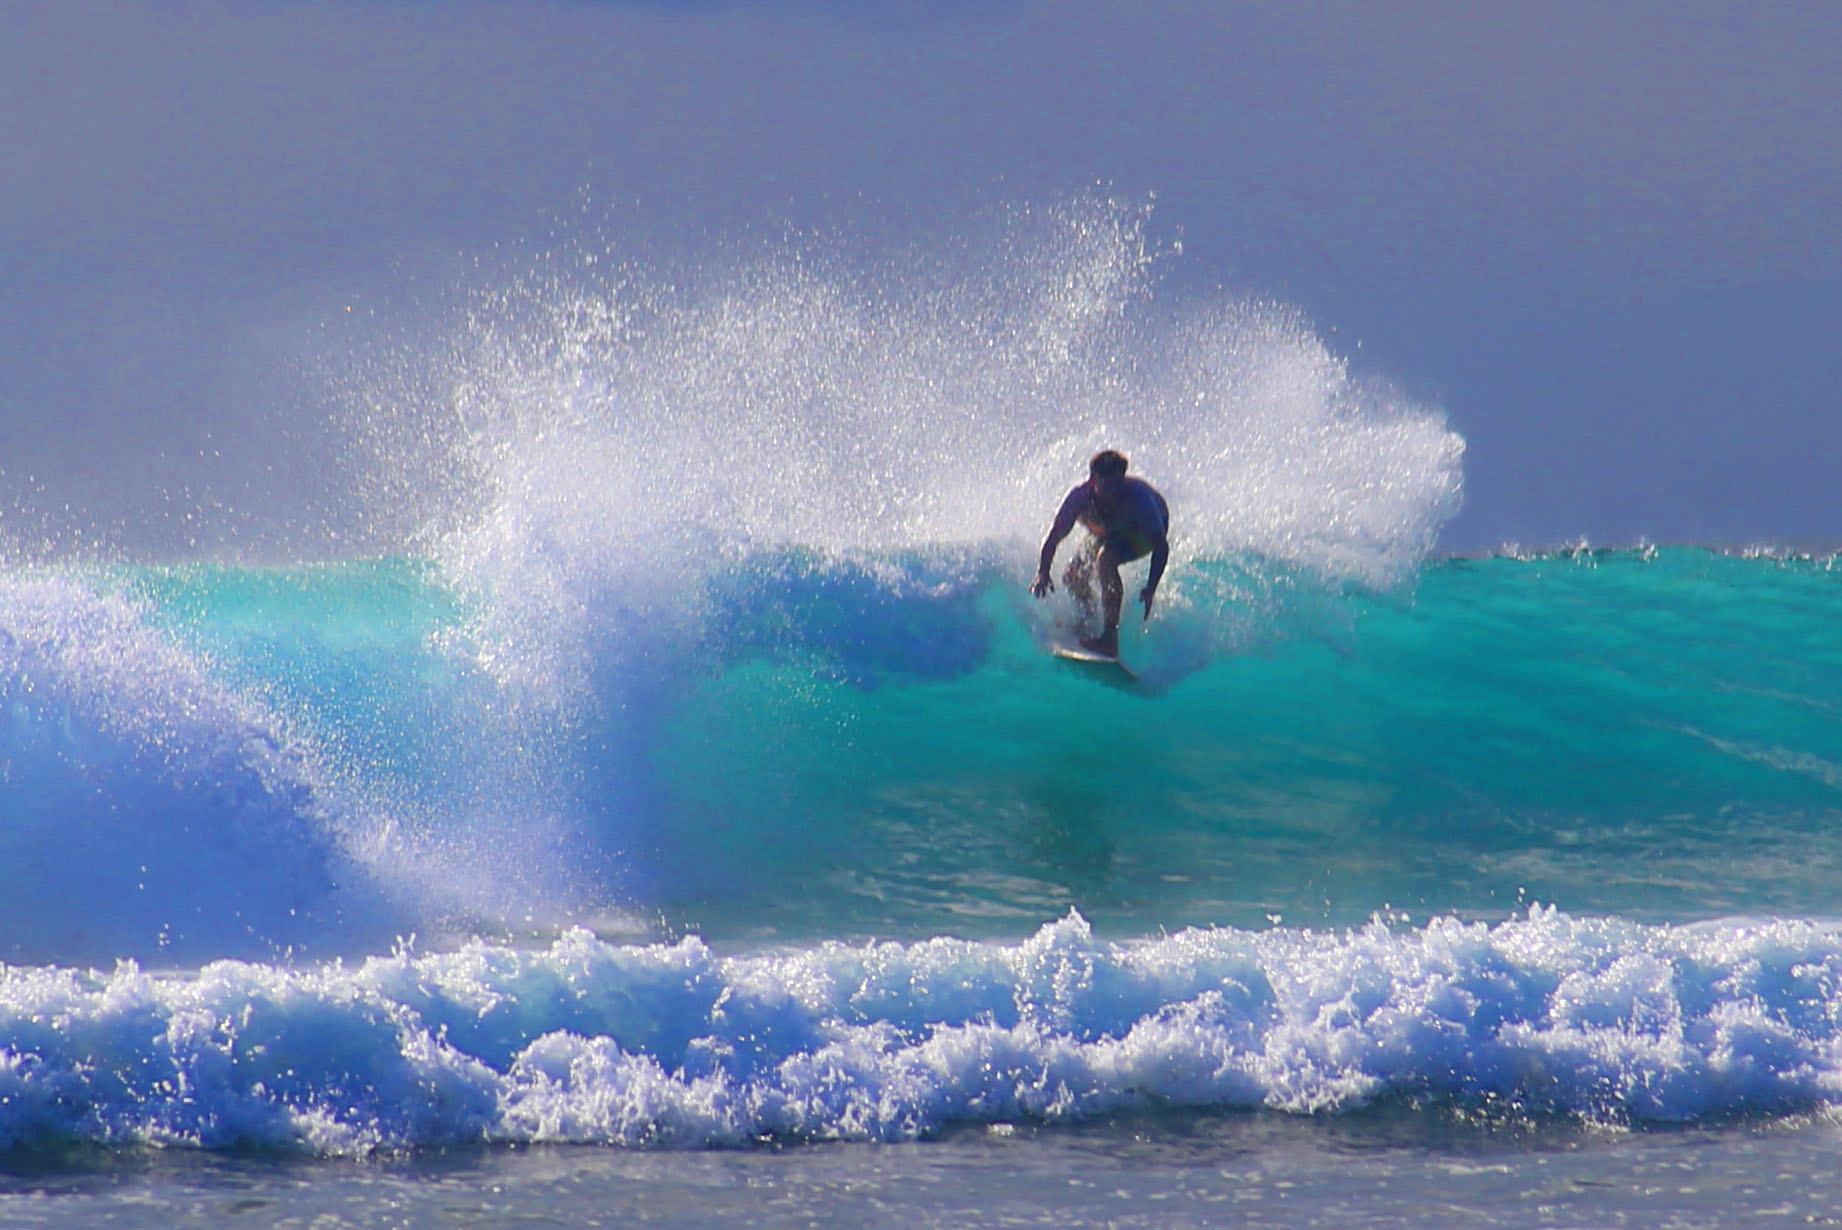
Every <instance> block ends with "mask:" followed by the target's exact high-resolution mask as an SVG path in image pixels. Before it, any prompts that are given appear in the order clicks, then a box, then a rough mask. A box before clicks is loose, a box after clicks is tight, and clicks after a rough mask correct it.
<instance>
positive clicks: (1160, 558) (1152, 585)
mask: <svg viewBox="0 0 1842 1230" xmlns="http://www.w3.org/2000/svg"><path fill="white" fill-rule="evenodd" d="M1169 562H1170V538H1169V537H1168V536H1167V535H1164V534H1159V535H1158V537H1157V541H1156V542H1154V543H1152V544H1151V572H1150V575H1148V576H1147V577H1146V578H1145V588H1144V589H1141V590H1139V591H1138V600H1139V601H1140V602H1142V603H1144V604H1145V618H1146V619H1150V618H1151V600H1152V599H1153V598H1155V597H1157V595H1158V582H1159V581H1162V580H1163V579H1164V565H1166V564H1168V563H1169Z"/></svg>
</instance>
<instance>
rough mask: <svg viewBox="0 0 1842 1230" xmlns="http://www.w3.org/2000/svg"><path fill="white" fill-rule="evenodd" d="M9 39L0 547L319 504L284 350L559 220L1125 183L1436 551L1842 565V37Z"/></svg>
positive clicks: (875, 32) (130, 19)
mask: <svg viewBox="0 0 1842 1230" xmlns="http://www.w3.org/2000/svg"><path fill="white" fill-rule="evenodd" d="M0 30H3V31H4V34H3V35H0V134H3V138H0V139H3V140H4V151H5V156H4V157H0V482H3V483H4V484H5V485H6V487H7V488H8V496H7V498H5V499H0V508H12V507H14V506H16V505H19V504H21V503H24V504H28V505H32V506H34V507H37V508H40V509H43V508H46V507H50V508H57V509H61V508H63V507H64V506H66V505H68V506H70V508H71V511H70V512H68V513H62V514H60V515H61V516H62V517H63V519H64V521H65V522H66V523H69V524H81V523H83V522H85V521H86V520H87V521H93V522H95V523H98V524H102V523H108V522H110V521H118V522H121V523H124V524H131V525H134V526H136V528H135V529H133V530H132V531H131V532H130V533H129V534H128V536H129V537H130V538H137V539H138V540H139V541H140V542H142V543H144V544H148V546H149V547H150V549H156V550H159V549H176V547H177V545H178V544H181V543H183V542H184V541H185V539H186V537H187V531H186V528H185V525H184V521H185V510H186V509H187V508H188V507H189V502H192V501H200V502H209V501H211V500H224V501H227V502H230V503H233V504H236V503H240V502H247V501H248V499H249V494H248V493H249V491H250V490H251V488H252V484H256V485H258V486H260V485H262V484H268V485H270V486H271V487H272V488H273V492H274V494H273V498H274V499H275V500H276V501H279V502H286V501H289V500H296V499H299V498H303V497H302V495H301V493H302V492H303V491H306V490H309V489H311V488H313V487H314V486H315V485H316V484H317V482H318V478H317V476H316V475H315V473H314V469H313V463H312V459H311V458H310V457H307V456H305V455H303V461H302V464H301V465H300V466H299V467H298V468H289V467H285V466H284V467H281V468H280V470H271V469H269V467H270V466H273V465H274V460H275V458H274V449H273V447H272V442H269V441H256V440H254V439H252V438H251V437H252V435H253V434H254V432H255V429H254V428H252V427H250V426H249V424H250V422H251V421H252V413H253V411H254V408H258V407H262V406H263V405H264V403H265V399H267V400H268V401H271V402H272V401H274V400H275V399H285V398H286V397H287V396H288V394H287V393H286V391H285V390H286V386H287V385H288V383H289V379H290V375H289V373H287V372H284V371H279V370H276V366H275V364H276V362H277V360H276V356H278V355H282V354H285V353H287V352H288V350H289V345H290V343H289V341H288V339H289V338H290V337H291V336H293V335H295V334H297V333H301V332H305V331H308V330H310V328H311V322H312V321H313V320H315V319H316V314H324V313H325V312H326V311H328V310H330V305H333V304H336V303H338V302H340V301H343V300H348V299H350V298H352V297H354V296H355V295H359V294H361V293H363V294H387V293H389V288H390V286H391V285H392V284H393V282H395V283H398V284H400V283H401V281H402V279H403V278H404V277H405V274H404V273H403V270H404V269H406V268H412V269H413V268H427V267H430V266H431V265H434V264H438V263H439V261H440V260H441V259H446V258H447V257H450V256H452V254H454V253H459V252H466V251H480V250H485V249H489V248H490V247H491V245H493V244H494V243H498V242H508V241H513V240H515V239H517V238H519V237H521V236H524V235H528V234H530V233H532V232H533V231H534V230H537V229H540V228H541V227H542V226H543V225H544V219H546V218H548V217H554V216H556V215H558V214H561V213H566V212H568V211H569V210H571V209H574V208H576V207H577V202H578V201H579V200H580V199H581V196H582V194H583V193H584V191H585V190H586V191H587V192H588V193H589V194H590V195H592V196H593V197H594V198H596V199H600V200H608V201H618V202H623V203H626V204H624V205H623V206H622V207H623V208H631V210H632V212H633V217H634V218H635V219H640V218H647V219H662V218H670V219H672V220H674V222H675V223H676V224H678V225H679V226H680V227H681V233H682V230H683V229H689V230H701V231H704V232H707V233H710V234H722V233H724V232H725V231H726V230H729V229H731V228H760V227H763V226H769V227H771V226H773V225H775V224H778V223H780V222H794V223H810V222H817V221H824V220H826V219H828V218H843V219H847V220H853V221H855V222H857V223H860V224H862V223H865V222H866V220H867V222H868V223H869V224H870V225H874V224H875V220H876V219H877V218H878V217H879V216H887V217H895V216H909V217H925V216H928V215H930V214H934V213H940V212H951V211H954V210H964V209H968V208H977V207H978V206H979V205H980V204H981V203H989V202H990V201H992V200H993V199H996V198H998V197H1008V198H1020V199H1035V200H1046V199H1052V198H1054V197H1055V196H1056V195H1057V194H1065V193H1069V192H1076V191H1081V190H1083V189H1086V188H1089V187H1090V186H1091V185H1093V184H1095V183H1104V184H1106V185H1109V186H1110V188H1111V190H1113V191H1116V192H1119V193H1121V194H1124V195H1127V196H1129V197H1139V198H1142V197H1143V196H1144V195H1145V194H1147V193H1151V192H1155V193H1156V194H1157V199H1158V207H1157V212H1156V224H1157V225H1158V226H1160V227H1166V228H1169V229H1170V230H1171V231H1172V232H1173V233H1175V232H1176V231H1179V230H1180V231H1181V234H1182V238H1183V243H1184V249H1185V256H1184V258H1183V266H1184V273H1183V276H1185V277H1191V278H1199V279H1201V280H1204V281H1208V282H1219V283H1221V284H1223V285H1226V286H1229V287H1232V288H1234V289H1236V290H1241V291H1246V292H1249V293H1257V294H1263V295H1271V296H1275V297H1278V298H1281V299H1284V300H1286V301H1288V302H1290V303H1293V304H1295V305H1296V306H1297V307H1299V308H1300V309H1302V310H1303V311H1304V312H1305V313H1306V314H1307V315H1308V316H1309V317H1310V318H1312V319H1313V320H1315V321H1316V322H1317V324H1318V327H1319V328H1320V330H1321V332H1322V333H1323V334H1324V336H1325V337H1326V338H1327V339H1328V340H1329V341H1330V343H1331V344H1332V345H1333V347H1335V348H1336V349H1338V350H1339V351H1341V352H1343V353H1347V354H1350V355H1352V356H1354V357H1355V359H1356V360H1357V362H1358V363H1359V365H1360V366H1362V367H1363V368H1364V369H1366V370H1372V371H1376V372H1380V373H1384V374H1386V375H1388V376H1389V377H1391V378H1393V379H1394V380H1396V381H1398V382H1399V383H1401V384H1403V385H1404V386H1406V387H1407V388H1408V389H1410V390H1412V391H1414V392H1415V393H1416V394H1419V395H1420V396H1422V397H1424V398H1426V399H1429V400H1432V401H1435V402H1437V403H1438V404H1439V405H1441V406H1442V407H1444V409H1445V410H1446V411H1447V413H1448V414H1449V415H1450V418H1451V421H1452V422H1453V424H1454V426H1455V427H1456V428H1457V429H1458V430H1459V431H1460V432H1461V433H1462V434H1463V435H1464V436H1465V438H1466V440H1467V441H1468V442H1469V450H1468V453H1467V458H1466V488H1467V496H1466V506H1465V509H1464V511H1463V512H1462V513H1461V514H1460V515H1459V517H1458V518H1457V519H1456V520H1455V521H1454V522H1453V524H1452V525H1451V527H1450V529H1449V532H1448V534H1447V543H1448V545H1450V546H1452V547H1454V548H1460V549H1464V548H1473V547H1480V546H1489V545H1494V544H1496V543H1500V542H1503V541H1519V542H1523V543H1525V544H1536V543H1548V542H1554V541H1557V540H1562V539H1574V538H1579V537H1582V536H1584V537H1587V538H1590V539H1592V540H1594V541H1606V542H1624V541H1629V540H1632V539H1635V538H1637V537H1639V536H1646V537H1649V538H1650V539H1652V540H1656V541H1661V542H1675V541H1684V540H1691V541H1708V540H1714V541H1721V542H1744V541H1750V540H1770V541H1780V542H1783V541H1792V542H1803V543H1820V544H1830V545H1833V544H1836V543H1842V499H1839V498H1838V494H1837V493H1838V488H1839V487H1842V392H1839V391H1838V390H1839V389H1842V119H1839V118H1838V117H1842V71H1838V66H1839V65H1842V5H1837V4H1834V3H1831V2H1827V0H1825V2H1812V3H1796V2H1791V0H1777V2H1774V3H1770V4H1758V3H1756V2H1755V3H1711V2H1707V0H1667V2H1657V3H1649V2H1641V0H1640V2H1622V3H1613V2H1611V0H1606V2H1604V3H1568V2H1565V0H1549V2H1539V3H1538V2H1529V3H1490V2H1488V0H1466V2H1462V3H1461V2H1454V3H1411V2H1395V3H1389V4H1379V3H1370V4H1356V3H1329V2H1310V0H1306V2H1299V0H1290V2H1288V3H1285V4H1272V5H1251V4H1249V5H1241V4H1228V3H1200V2H1199V3H1180V2H1172V0H1118V2H1110V0H1017V2H1001V0H994V2H980V0H940V2H934V3H928V2H920V0H917V2H913V3H906V2H900V0H889V2H884V0H856V2H846V0H775V2H765V0H764V2H753V3H751V2H745V0H735V2H717V0H705V2H685V3H670V2H664V0H661V2H654V3H642V2H631V3H615V2H603V3H590V2H588V0H577V2H568V0H548V2H532V3H509V2H502V0H500V2H489V0H441V2H437V0H369V2H364V3H357V2H329V3H307V2H304V0H303V2H298V3H297V2H293V0H260V2H258V0H248V2H245V3H229V2H222V0H219V2H212V3H180V2H172V0H168V2H161V3H153V2H151V0H148V2H143V0H108V2H107V3H85V2H83V0H59V2H58V3H31V2H21V0H0ZM635 226H636V227H638V226H640V223H639V222H638V221H636V222H635ZM637 238H643V236H637V235H636V239H637ZM268 409H269V411H270V412H271V413H272V412H273V406H272V405H270V406H269V407H268ZM265 476H266V477H265ZM3 524H4V523H3V522H0V525H3Z"/></svg>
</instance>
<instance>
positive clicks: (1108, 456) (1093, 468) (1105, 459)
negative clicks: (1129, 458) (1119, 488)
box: [1087, 448, 1126, 479]
mask: <svg viewBox="0 0 1842 1230" xmlns="http://www.w3.org/2000/svg"><path fill="white" fill-rule="evenodd" d="M1087 476H1088V477H1089V478H1103V479H1120V478H1124V477H1125V476H1126V458H1125V454H1123V453H1116V452H1114V451H1113V450H1112V449H1110V448H1109V449H1107V450H1106V451H1105V452H1101V453H1095V454H1094V459H1093V460H1092V461H1090V462H1088V463H1087Z"/></svg>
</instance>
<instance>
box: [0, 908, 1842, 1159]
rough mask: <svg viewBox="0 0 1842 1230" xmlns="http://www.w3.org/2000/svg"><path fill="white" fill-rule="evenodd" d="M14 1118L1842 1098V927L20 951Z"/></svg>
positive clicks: (761, 1134)
mask: <svg viewBox="0 0 1842 1230" xmlns="http://www.w3.org/2000/svg"><path fill="white" fill-rule="evenodd" d="M0 1057H3V1058H0V1146H19V1145H25V1144H48V1143H52V1142H60V1141H86V1142H88V1141H95V1142H108V1143H131V1142H133V1143H155V1144H161V1145H180V1146H203V1147H208V1148H222V1147H228V1146H250V1145H253V1146H260V1147H265V1148H280V1149H284V1150H304V1151H307V1152H310V1153H315V1154H362V1153H366V1152H370V1151H375V1150H380V1149H382V1150H395V1149H404V1148H415V1147H420V1146H430V1145H440V1144H447V1143H453V1142H463V1141H530V1142H537V1141H578V1142H603V1143H611V1144H619V1145H626V1146H660V1147H677V1148H700V1147H708V1146H733V1145H742V1144H747V1143H750V1142H754V1141H758V1140H761V1139H763V1138H788V1139H795V1140H831V1139H850V1140H902V1139H909V1138H914V1137H918V1136H924V1135H927V1134H929V1133H933V1132H937V1131H939V1130H941V1129H943V1128H945V1127H947V1126H949V1125H954V1124H964V1123H990V1124H998V1123H1005V1122H1010V1121H1014V1120H1019V1119H1028V1120H1051V1121H1053V1120H1068V1119H1075V1118H1080V1117H1084V1116H1092V1115H1096V1114H1103V1113H1107V1112H1111V1111H1117V1110H1121V1109H1136V1108H1146V1107H1160V1106H1169V1107H1213V1108H1253V1107H1268V1108H1272V1109H1275V1110H1280V1111H1286V1112H1291V1113H1298V1114H1310V1113H1317V1112H1326V1111H1328V1112H1336V1111H1345V1110H1350V1109H1352V1108H1356V1107H1360V1106H1363V1105H1367V1104H1370V1103H1373V1102H1376V1101H1377V1100H1380V1099H1389V1098H1406V1099H1410V1100H1414V1101H1426V1102H1435V1103H1445V1104H1451V1105H1454V1106H1458V1107H1465V1108H1482V1109H1487V1110H1492V1111H1501V1112H1507V1113H1520V1114H1535V1115H1561V1116H1569V1117H1577V1118H1580V1119H1584V1120H1591V1121H1603V1122H1628V1123H1642V1122H1650V1121H1684V1120H1697V1119H1703V1118H1707V1117H1710V1116H1721V1115H1729V1114H1734V1113H1742V1112H1758V1111H1768V1112H1782V1111H1788V1110H1795V1109H1800V1108H1809V1107H1817V1106H1824V1105H1828V1104H1831V1103H1834V1102H1836V1101H1838V1100H1839V1099H1842V933H1839V932H1838V930H1837V928H1835V927H1831V926H1819V925H1815V924H1812V923H1794V922H1769V923H1756V924H1752V923H1727V924H1719V925H1703V926H1699V927H1686V928H1685V927H1645V926H1640V925H1637V924H1633V923H1627V922H1621V921H1618V920H1604V919H1577V918H1572V917H1569V916H1567V915H1565V914H1562V913H1560V912H1558V911H1554V910H1548V909H1532V910H1530V911H1529V913H1528V914H1527V915H1526V916H1525V917H1522V918H1518V919H1514V920H1511V921H1507V922H1503V923H1500V924H1498V925H1494V926H1491V925H1485V924H1480V923H1464V922H1460V921H1458V920H1455V919H1450V918H1446V919H1437V920H1434V921H1433V922H1431V923H1430V924H1428V925H1427V926H1426V927H1425V928H1423V929H1419V930H1405V929H1396V928H1392V927H1390V926H1389V925H1387V924H1385V923H1384V922H1383V921H1381V920H1379V919H1378V920H1376V921H1373V922H1371V924H1370V925H1368V926H1367V927H1364V928H1361V929H1357V930H1352V931H1346V932H1336V933H1314V932H1311V931H1301V930H1292V929H1279V928H1276V929H1272V930H1269V931H1264V932H1247V931H1239V930H1225V929H1211V930H1190V931H1184V932H1181V933H1178V934H1175V935H1170V936H1165V937H1161V938H1158V939H1155V940H1141V941H1134V942H1129V943H1109V942H1102V941H1100V940H1097V939H1096V938H1095V937H1094V935H1093V934H1092V932H1091V930H1090V928H1089V927H1088V925H1087V924H1086V922H1085V921H1084V920H1083V919H1081V918H1080V917H1078V916H1074V915H1071V916H1069V917H1068V918H1066V919H1064V920H1062V921H1060V922H1057V923H1054V924H1052V925H1049V926H1045V927H1044V928H1042V929H1041V930H1040V931H1038V932H1037V933H1036V934H1035V935H1034V936H1033V937H1031V938H1030V939H1028V940H1026V941H1024V942H1022V943H1018V944H994V943H976V942H968V941H963V940H956V939H947V938H936V939H931V940H928V941H925V942H921V943H911V944H900V943H881V944H868V945H846V944H838V943H829V944H825V945H822V946H819V947H817V948H814V949H810V950H806V951H799V952H787V953H764V954H756V955H733V956H723V955H719V954H718V953H716V952H713V951H712V950H711V949H710V948H709V947H708V946H707V945H706V944H704V943H703V942H701V941H699V940H696V939H686V940H684V941H681V942H679V943H676V944H672V945H652V946H644V947H623V946H616V945H612V944H608V943H605V942H602V941H600V940H597V939H595V938H594V937H593V936H592V935H590V934H589V933H587V932H586V931H580V930H578V931H574V932H571V933H569V934H566V935H564V936H562V937H561V938H559V939H558V940H557V941H556V942H555V943H554V944H552V945H551V946H550V947H548V948H547V949H539V950H531V951H519V950H516V949H511V948H504V947H495V946H492V945H489V944H486V943H482V942H475V943H472V944H469V945H467V946H466V947H464V948H462V949H460V950H459V951H455V952H452V953H444V954H439V955H413V954H410V953H407V952H398V953H397V954H395V955H392V956H388V957H377V958H373V959H371V960H367V961H365V962H364V963H363V964H362V965H359V966H357V967H356V968H347V967H346V966H344V965H342V964H338V963H333V964H326V965H320V966H314V967H307V968H303V969H300V970H291V969H288V968H284V967H278V966H269V965H256V964H245V963H239V962H219V963H215V964H212V965H209V966H206V967H205V968H204V969H203V970H201V971H199V972H198V973H196V974H193V975H165V976H157V975H153V974H149V973H146V972H143V971H142V970H140V969H138V968H137V967H135V966H133V965H131V964H123V965H120V966H118V967H117V968H116V969H115V971H114V972H113V973H106V974H105V973H95V972H93V973H87V974H86V973H77V972H72V971H66V970H53V969H38V970H17V969H16V970H9V971H6V972H5V974H4V975H3V976H0Z"/></svg>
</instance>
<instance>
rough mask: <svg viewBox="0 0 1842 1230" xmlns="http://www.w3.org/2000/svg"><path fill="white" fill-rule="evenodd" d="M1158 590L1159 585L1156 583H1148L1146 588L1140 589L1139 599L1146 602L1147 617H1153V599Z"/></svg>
mask: <svg viewBox="0 0 1842 1230" xmlns="http://www.w3.org/2000/svg"><path fill="white" fill-rule="evenodd" d="M1157 592H1158V587H1157V586H1155V585H1147V586H1146V587H1145V588H1144V589H1141V590H1139V591H1138V600H1139V601H1140V602H1142V603H1144V604H1145V618H1146V619H1150V618H1151V600H1152V599H1153V598H1154V597H1156V596H1157Z"/></svg>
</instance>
